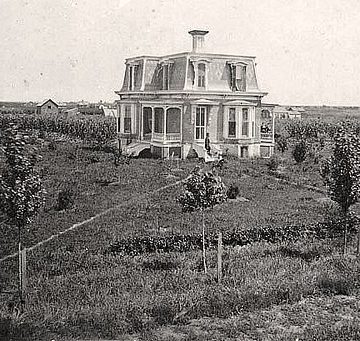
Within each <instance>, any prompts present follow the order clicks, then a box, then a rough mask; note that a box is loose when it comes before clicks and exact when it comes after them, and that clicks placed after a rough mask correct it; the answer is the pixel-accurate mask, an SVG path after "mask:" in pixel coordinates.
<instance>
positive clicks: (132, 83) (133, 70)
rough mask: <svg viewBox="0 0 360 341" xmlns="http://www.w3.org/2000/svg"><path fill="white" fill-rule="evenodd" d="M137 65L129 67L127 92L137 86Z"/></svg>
mask: <svg viewBox="0 0 360 341" xmlns="http://www.w3.org/2000/svg"><path fill="white" fill-rule="evenodd" d="M138 70H139V65H135V64H134V65H130V66H129V85H128V90H130V91H131V90H134V89H135V87H136V86H137V78H138Z"/></svg>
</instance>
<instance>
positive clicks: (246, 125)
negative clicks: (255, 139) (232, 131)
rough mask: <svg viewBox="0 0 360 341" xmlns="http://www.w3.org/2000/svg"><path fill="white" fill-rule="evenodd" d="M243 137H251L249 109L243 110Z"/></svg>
mask: <svg viewBox="0 0 360 341" xmlns="http://www.w3.org/2000/svg"><path fill="white" fill-rule="evenodd" d="M241 135H243V136H249V110H248V109H247V108H243V109H242V127H241Z"/></svg>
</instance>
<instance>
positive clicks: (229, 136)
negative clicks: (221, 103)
mask: <svg viewBox="0 0 360 341" xmlns="http://www.w3.org/2000/svg"><path fill="white" fill-rule="evenodd" d="M230 114H234V117H233V119H231V117H230ZM236 123H237V119H236V108H235V107H230V108H228V126H227V136H228V138H236V137H237V131H236V130H237V124H236ZM230 124H232V125H234V127H233V130H234V134H230Z"/></svg>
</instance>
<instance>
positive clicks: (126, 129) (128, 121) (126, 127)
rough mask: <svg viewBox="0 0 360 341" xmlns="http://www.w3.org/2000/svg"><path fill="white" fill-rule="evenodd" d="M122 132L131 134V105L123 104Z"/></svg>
mask: <svg viewBox="0 0 360 341" xmlns="http://www.w3.org/2000/svg"><path fill="white" fill-rule="evenodd" d="M124 133H129V134H131V105H125V114H124Z"/></svg>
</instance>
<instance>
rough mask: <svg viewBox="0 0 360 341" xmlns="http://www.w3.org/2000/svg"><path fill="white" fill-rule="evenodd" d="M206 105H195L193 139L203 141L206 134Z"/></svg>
mask: <svg viewBox="0 0 360 341" xmlns="http://www.w3.org/2000/svg"><path fill="white" fill-rule="evenodd" d="M205 125H206V107H196V117H195V140H198V141H203V140H205V135H206V126H205Z"/></svg>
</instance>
